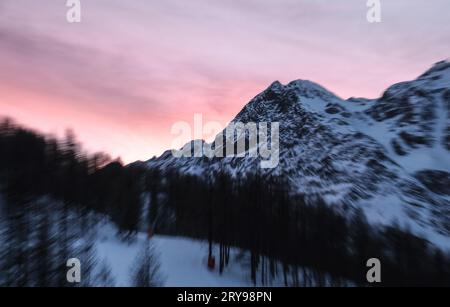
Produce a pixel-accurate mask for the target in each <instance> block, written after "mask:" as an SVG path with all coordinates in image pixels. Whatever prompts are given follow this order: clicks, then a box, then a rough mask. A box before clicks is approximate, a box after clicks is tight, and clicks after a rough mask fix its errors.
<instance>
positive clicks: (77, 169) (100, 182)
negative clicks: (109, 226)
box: [0, 119, 142, 286]
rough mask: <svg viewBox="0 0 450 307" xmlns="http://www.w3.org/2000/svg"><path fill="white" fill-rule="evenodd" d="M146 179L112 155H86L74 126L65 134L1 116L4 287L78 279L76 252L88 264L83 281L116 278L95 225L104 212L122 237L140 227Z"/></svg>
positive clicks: (0, 224) (0, 223)
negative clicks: (73, 265) (74, 275)
mask: <svg viewBox="0 0 450 307" xmlns="http://www.w3.org/2000/svg"><path fill="white" fill-rule="evenodd" d="M141 178H142V176H141V174H140V173H139V171H138V170H137V169H136V168H132V167H128V168H127V167H124V166H122V164H121V163H120V161H111V160H110V159H109V158H108V157H107V156H106V155H104V154H93V155H88V154H84V153H83V152H82V150H81V146H80V145H79V144H78V143H77V141H76V139H75V136H74V134H73V133H72V132H70V131H68V132H67V133H66V137H65V138H64V139H63V140H58V139H56V138H54V137H50V136H45V137H44V136H42V135H40V134H39V133H36V132H34V131H32V130H29V129H24V128H22V127H20V126H18V125H17V124H15V123H14V122H13V121H12V120H10V119H4V120H2V121H0V273H1V274H0V286H71V285H72V284H69V283H68V282H67V278H66V273H67V270H68V268H67V266H66V262H67V260H68V259H70V258H72V257H74V256H76V257H77V258H78V259H79V260H80V262H81V263H83V265H82V266H81V268H82V272H81V275H82V276H83V278H82V282H81V283H80V284H77V285H78V286H101V285H105V286H107V285H114V278H113V276H112V275H111V270H110V268H109V267H108V266H107V265H106V264H104V263H102V262H101V261H100V259H98V257H97V256H96V253H95V248H94V243H95V242H94V241H95V237H96V233H95V229H96V228H95V227H94V226H95V224H97V223H98V222H99V220H100V219H99V216H102V215H103V216H108V217H109V218H110V219H111V220H112V221H113V222H114V223H115V224H116V225H117V228H118V229H119V232H120V233H119V235H120V236H121V237H122V238H124V239H127V238H129V237H130V236H132V235H133V234H134V233H136V232H137V230H138V229H137V227H138V224H139V218H140V213H141V205H142V202H141V194H142V193H141V192H142V183H141V181H142V180H141ZM97 267H98V268H99V269H95V270H94V268H97Z"/></svg>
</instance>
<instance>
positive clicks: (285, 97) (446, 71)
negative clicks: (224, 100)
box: [146, 61, 450, 245]
mask: <svg viewBox="0 0 450 307" xmlns="http://www.w3.org/2000/svg"><path fill="white" fill-rule="evenodd" d="M233 121H234V122H243V123H248V122H256V123H258V122H279V123H280V153H279V155H280V164H279V166H278V167H277V168H274V169H262V170H261V171H262V173H263V174H266V175H269V174H270V175H275V176H283V177H285V178H286V179H288V181H289V183H290V185H291V187H292V191H293V193H303V194H305V195H307V196H309V197H315V196H321V197H323V198H324V199H325V200H326V201H327V202H328V203H329V204H330V205H334V206H336V208H339V209H341V210H342V212H343V213H344V214H345V212H346V211H347V210H353V209H354V208H357V207H359V208H362V209H363V210H364V211H365V212H366V215H367V217H368V218H369V220H370V221H372V222H374V223H382V224H390V223H392V222H394V221H396V222H398V223H399V224H400V225H402V226H408V227H410V228H411V230H412V231H413V232H415V233H416V234H418V235H421V236H424V237H427V238H429V239H430V240H431V241H433V242H435V243H437V244H439V245H446V244H447V243H448V241H449V239H448V235H450V191H449V182H450V63H449V62H448V61H443V62H439V63H437V64H435V65H434V66H433V67H432V68H431V69H430V70H428V71H427V72H425V73H424V74H423V75H421V76H420V77H418V78H417V79H415V80H412V81H408V82H402V83H398V84H395V85H393V86H391V87H390V88H388V89H387V90H386V91H385V93H384V94H383V96H382V97H380V98H378V99H374V100H370V99H364V98H351V99H348V100H343V99H341V98H339V97H337V96H336V95H334V94H333V93H331V92H329V91H328V90H326V89H325V88H323V87H321V86H320V85H318V84H315V83H313V82H310V81H304V80H296V81H293V82H291V83H289V84H287V85H283V84H281V83H279V82H274V83H273V84H272V85H270V87H269V88H267V89H266V90H265V91H263V92H262V93H261V94H259V95H257V96H256V97H255V98H254V99H252V100H251V101H250V102H249V103H248V104H247V105H246V106H245V107H244V108H243V109H242V111H241V112H240V113H239V114H238V115H237V116H236V117H235V119H234V120H233ZM240 137H245V135H241V136H240ZM146 164H147V166H148V167H149V168H159V169H161V171H164V170H167V169H170V168H175V169H177V170H179V171H181V172H186V173H192V174H203V175H213V174H214V172H215V171H217V170H219V169H224V170H226V171H227V172H229V173H230V174H232V175H233V176H245V174H247V173H249V172H254V171H255V169H257V168H258V167H259V158H250V157H245V158H237V157H227V158H223V159H217V158H216V159H207V158H174V157H173V156H172V155H171V154H170V152H166V153H165V154H163V155H162V156H161V157H159V158H156V159H152V160H150V161H148V162H146Z"/></svg>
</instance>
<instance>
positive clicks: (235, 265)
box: [97, 225, 252, 287]
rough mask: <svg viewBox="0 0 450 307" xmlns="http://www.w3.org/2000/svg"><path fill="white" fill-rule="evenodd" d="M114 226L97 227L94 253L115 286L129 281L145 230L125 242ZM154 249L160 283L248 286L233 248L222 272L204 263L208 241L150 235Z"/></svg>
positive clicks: (247, 279)
mask: <svg viewBox="0 0 450 307" xmlns="http://www.w3.org/2000/svg"><path fill="white" fill-rule="evenodd" d="M115 233H116V230H115V229H113V228H112V227H111V226H109V225H106V226H104V227H102V228H101V229H100V239H99V242H98V243H97V254H98V256H99V258H100V260H101V261H106V262H107V263H108V264H109V265H110V267H111V269H112V273H113V275H114V278H115V281H116V285H117V286H129V285H130V272H131V267H132V266H133V263H134V260H135V257H136V256H137V254H138V253H139V251H140V250H141V248H142V246H143V243H144V242H145V240H147V236H146V235H145V234H138V237H137V239H136V241H135V242H134V243H131V244H127V243H124V242H122V241H121V240H120V239H118V238H117V237H116V235H115ZM152 240H153V243H154V244H155V249H156V250H157V252H158V253H159V259H160V262H161V271H162V274H163V275H164V279H165V282H164V286H169V287H176V286H179V287H221V286H223V287H248V286H252V284H251V281H250V279H249V277H250V276H249V275H250V274H249V271H248V268H247V267H246V266H244V265H243V263H242V262H241V261H239V262H238V261H237V260H236V256H237V254H238V251H237V250H234V251H233V252H232V257H231V259H232V261H231V264H230V265H229V267H227V268H226V270H225V272H224V273H223V274H222V275H219V272H218V270H217V268H216V270H214V271H209V270H208V268H207V265H206V262H207V255H208V245H207V243H206V242H201V241H196V240H191V239H186V238H177V237H168V236H160V235H157V236H154V237H153V238H152Z"/></svg>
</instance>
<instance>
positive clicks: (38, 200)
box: [0, 119, 450, 286]
mask: <svg viewBox="0 0 450 307" xmlns="http://www.w3.org/2000/svg"><path fill="white" fill-rule="evenodd" d="M287 187H288V183H287V182H284V181H283V179H280V178H270V177H266V176H262V175H261V174H258V173H256V174H253V175H248V176H247V177H245V178H231V177H230V176H229V175H227V174H226V172H223V171H220V172H217V173H216V174H214V175H213V176H210V177H208V178H200V177H198V176H189V175H182V174H180V173H178V172H177V171H174V170H169V169H165V170H158V169H153V170H148V169H144V168H141V167H139V165H133V166H123V165H122V163H120V161H111V160H110V159H109V158H108V157H107V156H105V155H103V154H92V155H89V154H85V153H83V152H82V149H81V146H80V145H79V144H78V143H77V142H76V140H75V137H74V134H73V133H71V132H68V133H67V135H66V137H65V138H64V139H63V140H58V139H56V138H54V137H49V136H42V135H40V134H38V133H36V132H34V131H31V130H29V129H24V128H21V127H20V126H18V125H16V124H15V123H14V122H13V121H11V120H8V119H6V120H3V121H1V122H0V197H2V196H3V198H4V199H3V201H2V200H1V199H0V216H1V222H2V224H3V225H4V227H3V229H4V230H3V231H2V232H1V233H0V242H2V245H1V247H0V254H1V255H0V271H1V272H4V274H1V276H0V285H10V286H34V285H40V286H46V285H48V286H59V285H67V284H66V283H65V274H66V271H67V270H66V268H65V264H66V262H65V261H63V260H64V259H67V258H68V255H72V254H77V255H80V257H81V258H83V261H84V263H88V264H89V265H84V266H83V268H84V270H85V272H84V273H83V274H84V276H89V278H86V279H84V285H94V284H95V285H112V284H113V283H114V281H113V279H112V277H111V276H110V275H111V274H110V269H109V268H108V267H101V270H100V271H98V270H96V271H95V272H94V271H93V270H92V268H93V267H94V265H95V264H96V262H98V259H96V257H95V251H94V248H93V244H94V243H93V237H94V236H95V234H93V233H92V231H90V230H92V229H93V227H92V225H93V224H95V223H96V222H97V218H96V217H97V216H99V215H100V216H108V217H109V218H110V219H111V220H112V221H113V222H114V223H115V224H116V225H117V228H118V229H119V232H120V235H121V236H123V237H124V238H127V237H132V236H133V234H135V233H136V232H137V231H138V230H139V227H140V226H139V225H142V218H143V215H142V213H143V212H144V211H145V210H144V208H143V206H144V203H146V202H145V201H144V197H143V196H144V195H148V200H149V203H150V207H149V210H148V211H149V212H148V218H147V217H146V218H147V221H146V222H147V224H148V228H151V229H152V230H153V231H154V232H156V233H167V234H173V235H181V236H189V237H193V238H199V239H202V240H205V241H209V242H210V246H211V248H210V254H211V256H212V253H213V248H212V246H213V244H214V246H218V254H217V255H215V256H217V258H218V261H217V263H218V271H219V273H222V272H223V271H224V270H225V269H226V267H227V265H228V264H229V263H230V261H231V259H230V257H231V255H230V250H231V248H238V249H241V250H243V251H245V253H248V254H249V257H248V258H249V265H248V267H249V276H250V278H251V279H252V281H253V282H254V284H255V285H256V284H258V285H270V284H271V283H272V281H274V280H282V281H283V282H284V284H285V285H286V286H323V285H335V286H345V285H368V284H367V281H366V272H367V267H366V261H367V260H368V259H369V258H378V259H380V260H381V263H382V283H381V285H383V286H385V285H396V286H403V285H415V286H416V285H426V286H430V285H447V286H449V285H450V255H448V254H445V253H443V252H441V251H439V250H437V249H436V248H434V247H433V246H431V245H430V244H429V243H428V242H427V241H425V240H423V239H421V238H418V237H415V236H414V235H412V234H410V233H409V232H408V231H407V230H402V229H400V228H399V227H395V226H392V227H384V228H381V227H380V228H374V227H373V226H371V225H370V224H368V223H367V221H366V220H365V217H364V215H363V213H362V212H361V211H357V210H356V211H355V213H354V214H352V216H342V215H341V214H339V213H337V212H336V211H335V210H333V208H331V207H330V206H327V205H326V204H325V202H324V201H323V200H322V199H320V198H319V197H317V198H315V199H307V198H306V197H305V196H303V195H292V194H291V193H289V191H288V188H287ZM1 204H3V205H1ZM5 225H6V226H5ZM0 230H2V228H0ZM55 233H57V235H54V234H55ZM75 241H77V244H73V243H74V242H75ZM152 255H153V248H152V247H151V246H147V247H146V250H144V251H143V252H142V253H141V255H140V256H139V258H138V259H137V260H136V267H135V268H134V270H133V272H132V275H133V284H135V285H143V286H147V285H149V286H151V285H157V284H159V283H158V282H156V283H155V282H154V281H153V279H152V278H151V276H157V275H158V270H159V268H158V265H157V262H154V261H152V259H149V258H151V257H153V256H152ZM55 257H57V258H59V259H60V260H57V259H56V258H55ZM30 259H31V260H30ZM60 266H64V269H63V270H61V269H60ZM61 274H63V275H61ZM152 274H154V275H152Z"/></svg>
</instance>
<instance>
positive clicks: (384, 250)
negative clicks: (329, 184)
mask: <svg viewBox="0 0 450 307" xmlns="http://www.w3.org/2000/svg"><path fill="white" fill-rule="evenodd" d="M157 172H158V173H159V172H160V171H157ZM148 176H151V177H153V176H154V174H151V172H150V173H148ZM287 187H288V184H287V183H286V182H283V180H282V179H280V178H270V177H268V178H264V177H263V176H261V175H258V174H254V175H249V176H247V177H246V178H241V179H236V178H231V177H229V176H228V175H226V174H225V173H224V172H218V173H217V174H215V175H214V176H212V178H209V179H201V178H199V177H197V176H190V175H182V174H179V173H177V172H175V171H172V172H171V171H167V172H165V173H164V184H163V185H161V186H160V188H159V189H157V190H154V189H153V190H152V189H151V188H150V189H148V190H149V191H153V192H156V193H158V194H162V195H164V197H157V195H153V196H151V198H152V199H154V200H156V199H162V200H163V201H159V202H158V203H153V205H156V206H157V207H158V209H153V212H158V211H161V210H166V211H169V212H172V214H173V215H175V218H174V221H175V225H168V227H167V228H166V229H165V230H164V229H163V228H160V230H161V231H167V232H169V233H173V234H177V235H184V236H190V237H194V238H200V239H204V240H208V241H209V242H211V243H212V242H214V243H215V244H217V245H219V248H218V254H217V255H216V256H218V268H219V272H220V273H222V272H223V270H224V269H225V267H226V266H227V265H228V263H229V261H230V248H232V247H238V248H240V249H242V250H245V251H249V253H250V257H249V258H250V259H249V262H250V263H249V274H250V277H251V279H252V280H253V282H254V284H255V285H270V284H272V282H273V281H274V280H280V278H281V280H283V282H284V284H285V285H286V286H346V285H360V286H364V285H370V284H368V282H367V279H366V273H367V271H368V268H367V266H366V263H367V260H368V259H370V258H378V259H380V261H381V263H382V283H381V284H379V285H382V286H406V285H411V286H430V285H437V286H442V285H447V286H449V285H450V254H444V253H443V252H441V251H440V250H438V249H436V248H434V247H433V246H431V245H430V244H429V243H428V242H427V241H425V240H424V239H421V238H418V237H416V236H414V235H412V234H410V233H409V232H408V231H407V230H402V229H400V228H399V227H397V226H392V227H385V228H381V227H380V228H379V229H378V228H377V229H375V228H374V227H372V226H371V225H369V224H368V222H367V221H366V219H365V216H364V214H363V213H362V211H358V210H356V211H355V213H354V214H352V216H346V217H344V216H342V215H341V214H339V213H337V212H336V211H335V210H333V209H332V208H331V207H330V206H327V205H326V204H325V202H324V201H323V200H322V199H320V198H319V197H317V198H316V199H306V198H305V197H304V196H303V195H296V196H293V195H290V194H289V192H288V189H287ZM158 216H161V212H159V213H158V215H156V218H155V216H153V217H152V216H150V219H151V221H150V223H151V224H152V225H153V224H159V225H161V224H162V223H161V222H158V221H155V219H157V217H158ZM160 227H161V226H160ZM211 252H212V251H211V249H210V253H211Z"/></svg>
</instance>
